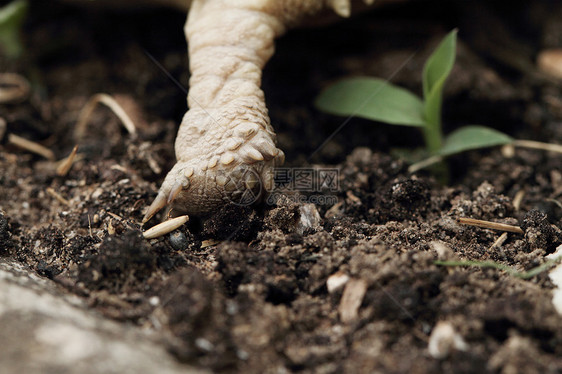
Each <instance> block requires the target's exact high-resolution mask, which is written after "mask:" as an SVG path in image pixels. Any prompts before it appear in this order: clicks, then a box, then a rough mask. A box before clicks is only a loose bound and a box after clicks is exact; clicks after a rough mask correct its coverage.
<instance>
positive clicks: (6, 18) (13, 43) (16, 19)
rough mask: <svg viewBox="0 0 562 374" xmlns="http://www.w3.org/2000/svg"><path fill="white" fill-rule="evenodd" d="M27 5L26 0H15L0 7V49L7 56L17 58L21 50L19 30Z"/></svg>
mask: <svg viewBox="0 0 562 374" xmlns="http://www.w3.org/2000/svg"><path fill="white" fill-rule="evenodd" d="M27 7H28V3H27V0H15V1H12V2H11V3H10V4H8V5H6V6H4V7H2V8H0V49H1V50H2V52H3V53H4V54H5V55H6V56H7V57H9V58H17V57H19V56H20V55H21V53H22V51H23V45H22V43H21V40H20V32H21V27H22V25H23V21H24V19H25V16H26V14H27Z"/></svg>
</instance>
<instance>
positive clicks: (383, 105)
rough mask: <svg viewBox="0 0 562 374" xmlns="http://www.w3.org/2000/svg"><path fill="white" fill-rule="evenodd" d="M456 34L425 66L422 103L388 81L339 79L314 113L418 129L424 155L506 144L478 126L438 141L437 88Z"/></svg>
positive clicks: (443, 77)
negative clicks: (421, 137) (424, 147)
mask: <svg viewBox="0 0 562 374" xmlns="http://www.w3.org/2000/svg"><path fill="white" fill-rule="evenodd" d="M456 41H457V30H453V31H451V32H450V33H449V34H447V36H446V37H445V38H444V39H443V41H441V43H440V44H439V46H438V47H437V49H436V50H435V51H434V52H433V53H432V54H431V56H430V57H429V59H428V60H427V61H426V63H425V66H424V69H423V77H422V82H423V99H422V98H420V97H418V96H416V95H415V94H413V93H411V92H409V91H407V90H405V89H403V88H400V87H397V86H395V85H393V84H391V83H390V82H388V81H385V80H382V79H378V78H372V77H356V78H349V79H344V80H341V81H339V82H337V83H335V84H334V85H332V86H330V87H328V88H327V89H326V90H325V91H323V92H322V93H321V94H320V95H319V96H318V98H317V99H316V103H315V104H316V106H317V108H319V109H320V110H322V111H324V112H327V113H331V114H335V115H341V116H357V117H362V118H366V119H370V120H375V121H379V122H383V123H387V124H391V125H400V126H411V127H418V128H420V129H421V130H422V132H423V136H424V140H425V144H426V150H427V153H428V154H430V155H432V156H439V157H443V156H449V155H452V154H455V153H460V152H464V151H467V150H471V149H477V148H484V147H492V146H496V145H502V144H509V143H512V142H513V141H514V139H513V138H511V137H510V136H508V135H506V134H504V133H501V132H499V131H497V130H494V129H492V128H488V127H485V126H480V125H471V126H465V127H461V128H459V129H457V130H456V131H453V132H452V133H451V134H449V135H448V136H446V137H444V136H443V131H442V128H441V107H442V103H443V87H444V85H445V81H446V80H447V78H448V77H449V74H450V73H451V70H452V69H453V65H454V63H455V56H456Z"/></svg>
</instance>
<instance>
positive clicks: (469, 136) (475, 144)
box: [439, 125, 513, 156]
mask: <svg viewBox="0 0 562 374" xmlns="http://www.w3.org/2000/svg"><path fill="white" fill-rule="evenodd" d="M512 142H513V138H512V137H510V136H509V135H506V134H504V133H503V132H499V131H497V130H494V129H491V128H489V127H485V126H479V125H472V126H465V127H461V128H460V129H457V130H455V131H453V132H452V133H451V134H449V135H448V136H447V137H446V139H445V142H444V144H443V147H442V148H441V149H440V150H439V154H440V155H442V156H449V155H452V154H455V153H460V152H464V151H468V150H471V149H478V148H487V147H493V146H496V145H503V144H509V143H512Z"/></svg>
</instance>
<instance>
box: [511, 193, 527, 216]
mask: <svg viewBox="0 0 562 374" xmlns="http://www.w3.org/2000/svg"><path fill="white" fill-rule="evenodd" d="M524 197H525V190H519V191H517V193H516V194H515V197H514V198H513V208H514V209H515V211H516V212H517V211H519V210H520V209H521V202H522V201H523V198H524Z"/></svg>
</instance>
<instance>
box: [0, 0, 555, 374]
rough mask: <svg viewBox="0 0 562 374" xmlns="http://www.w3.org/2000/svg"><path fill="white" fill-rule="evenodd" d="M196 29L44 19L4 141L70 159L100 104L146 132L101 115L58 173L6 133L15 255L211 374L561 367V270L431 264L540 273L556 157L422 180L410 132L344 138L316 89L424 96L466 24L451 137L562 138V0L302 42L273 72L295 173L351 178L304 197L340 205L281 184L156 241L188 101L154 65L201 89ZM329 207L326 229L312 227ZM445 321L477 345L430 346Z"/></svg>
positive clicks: (491, 163)
mask: <svg viewBox="0 0 562 374" xmlns="http://www.w3.org/2000/svg"><path fill="white" fill-rule="evenodd" d="M47 3H48V4H47ZM183 21H184V16H183V15H181V14H177V13H174V12H172V11H165V10H157V11H154V10H151V11H150V12H143V11H136V12H117V13H116V12H110V11H105V10H103V11H98V10H91V9H83V8H76V9H75V8H72V7H68V6H61V5H53V4H50V2H45V4H39V3H38V2H36V3H34V4H33V6H32V7H31V14H30V16H29V19H28V22H27V26H26V34H25V43H26V48H27V53H26V55H25V56H24V57H23V58H22V59H21V60H18V61H16V62H10V61H2V71H10V72H17V73H20V74H22V75H24V76H26V77H28V79H30V80H31V82H32V84H33V88H34V91H33V92H34V94H33V96H32V97H31V99H30V100H27V101H25V102H22V103H17V104H10V105H2V106H0V117H2V118H4V119H5V120H6V122H7V124H8V132H9V133H13V134H17V135H19V136H22V137H25V138H27V139H30V140H33V141H36V142H39V143H41V144H43V145H45V146H47V147H49V148H50V149H52V150H53V151H54V152H55V154H56V156H57V158H58V159H61V158H63V157H66V156H67V155H68V154H69V153H70V151H71V149H72V147H73V146H74V145H75V141H74V139H73V136H72V134H73V128H74V125H75V122H76V118H77V115H78V113H79V111H80V109H81V108H82V107H83V106H84V104H85V103H86V101H87V100H88V98H89V97H90V96H91V95H93V94H95V93H97V92H106V93H109V94H112V95H115V96H116V97H117V98H118V99H119V100H120V101H121V102H124V103H127V106H126V107H127V108H128V110H129V111H130V112H131V113H132V114H133V115H134V117H135V118H138V119H137V121H136V123H137V126H138V127H139V136H138V137H131V136H129V135H128V134H127V133H126V131H125V130H124V129H123V127H122V126H121V125H120V123H119V121H118V120H117V119H116V118H115V116H114V115H113V114H111V112H110V111H109V110H107V109H104V108H100V109H98V110H96V112H95V114H94V117H93V118H92V121H91V123H90V125H89V128H88V136H87V137H86V140H85V141H83V142H81V143H80V144H79V147H80V149H79V153H80V155H81V157H80V160H79V161H77V162H76V163H75V165H74V167H73V168H72V169H71V171H70V173H69V174H68V175H67V176H65V177H59V176H57V175H56V173H55V165H54V164H53V163H52V162H49V161H45V160H44V159H42V158H41V157H39V156H36V155H33V154H30V153H27V152H25V151H22V150H21V149H17V148H14V147H13V146H10V145H8V144H7V143H6V141H5V140H6V139H5V138H6V137H7V136H5V137H4V142H3V145H0V170H1V173H0V212H1V213H0V248H1V251H2V255H3V256H10V257H13V258H16V259H17V260H18V261H21V262H22V263H24V264H26V265H27V266H29V267H30V268H31V269H34V270H35V271H36V272H37V273H38V274H40V275H42V276H44V277H47V278H50V279H52V280H53V281H54V282H58V283H60V284H61V285H63V286H64V287H65V288H66V289H67V290H68V292H70V293H76V294H78V295H80V296H82V297H83V298H84V299H86V300H87V301H88V303H89V305H91V308H94V309H96V310H98V311H101V312H102V313H104V314H105V315H107V317H108V318H113V319H117V320H123V321H133V322H134V323H136V324H138V325H139V326H143V327H145V328H151V329H154V330H160V331H161V335H162V339H163V342H164V343H163V344H167V345H168V346H169V349H170V350H171V352H173V353H174V354H175V356H176V357H177V359H178V360H183V361H186V362H190V363H194V364H197V365H201V366H204V367H209V368H212V369H214V370H217V371H221V370H222V371H226V372H252V373H265V372H271V373H272V372H276V373H284V372H303V373H312V372H314V373H340V372H347V373H360V372H361V373H372V372H393V373H394V372H395V373H435V372H455V373H462V372H467V373H472V372H502V373H516V372H521V373H523V372H525V373H546V372H549V373H554V372H561V371H562V358H561V357H562V316H560V315H559V314H558V313H557V312H556V310H555V309H554V306H553V304H552V302H551V299H552V287H553V285H552V283H551V281H550V279H549V277H548V273H547V272H543V273H541V274H539V275H537V276H535V277H533V278H531V279H528V280H522V279H520V278H517V277H514V276H511V275H508V274H507V273H505V272H502V271H499V270H496V269H482V268H470V267H443V266H438V265H436V264H435V261H436V260H438V259H440V260H458V259H463V260H491V261H496V262H498V263H500V264H504V265H509V266H512V267H514V268H516V269H519V270H521V271H523V270H528V269H531V268H533V267H535V266H537V265H540V264H542V263H544V262H545V258H544V256H545V255H546V254H548V253H552V252H553V251H554V250H555V248H556V247H557V246H559V245H560V244H561V243H562V234H561V231H560V227H561V225H562V208H561V205H560V202H561V201H562V172H561V168H560V165H561V163H562V156H561V155H560V154H554V153H548V152H543V151H536V150H524V149H516V150H515V153H514V154H513V155H512V156H508V155H507V154H506V153H502V151H501V150H500V149H492V150H486V151H478V152H468V153H465V154H462V155H459V156H455V157H452V158H451V159H450V160H448V161H447V163H448V166H449V168H450V171H451V173H450V178H449V182H448V183H447V184H445V185H443V184H441V183H440V182H438V181H437V180H436V178H434V177H433V176H432V174H431V173H430V172H427V171H423V172H419V173H417V174H415V175H411V174H409V173H408V172H407V166H408V165H407V163H406V162H405V161H403V160H401V159H400V158H398V157H396V156H392V155H393V154H395V153H394V151H393V150H394V149H395V148H404V147H407V148H415V147H419V146H421V145H422V140H421V136H420V134H419V133H417V132H416V131H415V130H413V129H408V128H398V127H385V126H383V125H380V124H373V123H369V122H368V121H364V120H360V119H353V120H351V121H350V122H349V123H348V124H347V125H346V126H345V127H343V129H341V131H339V126H340V124H341V123H342V119H341V118H336V117H331V116H328V115H326V114H322V113H319V112H318V111H316V110H315V109H314V108H313V106H312V102H313V99H314V96H315V95H317V94H318V93H319V92H320V90H321V89H322V88H323V87H325V86H326V85H327V84H329V83H330V82H332V81H334V80H335V79H337V78H339V77H343V76H348V75H358V74H363V75H373V76H379V77H386V78H390V77H391V78H392V81H393V82H394V83H396V84H399V85H403V86H405V87H408V88H410V89H413V90H414V91H416V92H420V91H421V83H420V76H421V69H422V66H423V62H424V61H425V59H426V58H427V56H428V54H429V53H430V51H431V50H432V48H433V46H435V44H436V43H437V42H438V40H439V39H440V38H441V37H442V36H443V35H444V34H445V33H446V32H447V31H448V30H450V29H452V28H454V27H459V30H460V32H459V37H460V42H459V44H460V45H459V54H458V59H457V64H456V65H455V68H454V71H453V75H452V78H451V79H450V80H449V82H448V84H447V98H446V102H445V105H444V108H445V123H446V131H447V132H449V131H451V130H452V129H454V128H455V127H458V126H459V125H462V124H469V123H482V124H486V125H490V126H493V127H496V128H498V129H500V130H502V131H505V132H507V133H509V134H510V135H512V136H514V137H517V138H527V139H534V140H539V141H548V142H554V143H561V142H562V101H561V100H560V97H561V94H562V92H561V86H560V84H559V82H558V81H556V80H554V79H546V78H545V77H544V76H542V75H540V74H539V73H538V72H537V71H536V70H535V68H534V58H535V56H536V54H537V53H538V52H539V51H540V50H542V49H544V48H548V47H562V39H561V38H560V35H562V30H561V29H562V7H561V6H560V5H559V4H558V3H555V2H549V1H536V2H532V5H531V4H530V2H524V1H516V2H510V3H507V2H497V3H494V2H489V1H473V2H466V1H459V2H454V1H447V2H419V3H418V2H415V3H414V4H412V3H410V4H406V3H405V4H399V5H395V6H390V7H387V8H384V9H378V10H375V11H374V12H372V13H371V14H367V15H362V16H360V17H357V18H354V19H352V20H350V21H346V22H342V23H340V24H337V25H333V26H329V27H323V28H315V29H303V30H297V31H294V32H292V33H290V34H288V35H287V36H286V37H284V38H282V39H281V40H280V41H279V44H278V53H277V54H276V56H275V57H274V58H273V60H272V61H271V62H270V64H269V65H268V66H267V68H266V71H265V74H264V89H265V92H266V97H267V100H268V103H269V106H270V115H271V118H272V121H273V123H274V125H275V127H276V128H277V130H278V134H279V143H280V146H281V148H283V149H284V150H285V152H286V154H287V164H288V166H289V167H305V168H316V169H321V168H337V170H338V171H339V178H338V184H339V186H338V189H337V191H335V192H330V191H324V190H320V191H315V192H312V193H310V192H308V193H304V194H303V195H304V196H305V197H308V199H309V201H310V200H311V199H312V198H313V197H314V198H315V199H316V201H320V202H321V200H322V198H321V199H320V200H318V197H319V196H320V197H323V198H324V200H326V201H329V199H327V197H331V196H336V197H337V199H338V203H337V204H335V205H334V204H333V203H331V205H325V204H318V205H317V206H315V207H311V206H310V205H305V204H304V203H302V202H295V196H298V194H297V192H296V191H291V190H290V188H289V189H285V190H284V194H285V195H284V197H283V196H282V197H281V198H279V199H277V201H276V202H275V203H273V204H262V205H261V206H257V207H253V208H250V207H238V206H228V207H225V208H224V209H223V210H222V211H220V212H218V213H217V215H216V216H215V217H213V218H211V219H210V220H208V221H207V222H195V220H194V221H193V222H191V223H190V224H189V225H187V226H185V227H183V228H181V229H180V230H178V231H176V232H174V233H172V234H171V235H168V236H165V237H163V238H160V239H155V240H151V241H146V240H144V239H143V238H142V234H141V228H140V225H139V223H140V220H141V218H142V215H143V209H144V208H145V207H146V206H147V205H148V204H149V203H150V202H151V200H152V199H153V198H154V196H155V193H156V191H157V188H158V186H159V184H160V183H161V181H162V179H163V177H164V175H165V173H166V171H167V170H169V169H170V167H171V166H172V165H173V163H174V155H173V139H174V136H175V133H176V131H177V125H176V124H177V123H179V121H180V119H181V116H182V115H183V113H184V112H185V110H186V103H185V95H184V93H182V91H181V90H180V89H178V87H176V86H175V85H174V84H173V83H172V82H170V81H169V80H168V78H167V77H166V76H165V75H164V74H163V73H162V72H161V71H160V70H159V69H158V68H157V67H156V66H155V65H154V64H153V63H152V62H151V60H150V59H149V58H148V57H147V54H146V53H145V52H148V53H149V54H151V55H153V56H154V58H155V59H156V60H158V61H160V62H161V63H162V64H163V66H164V67H165V68H166V69H167V70H168V71H169V72H170V73H171V74H172V75H173V76H174V77H176V79H178V81H179V82H181V84H182V85H184V86H187V81H188V72H187V69H186V66H187V57H186V54H185V42H184V40H183V35H182V25H183ZM412 55H413V57H412V58H411V60H410V62H408V63H407V64H406V65H405V66H404V67H403V68H402V69H399V70H396V69H397V67H398V66H400V65H402V64H403V63H404V61H405V60H407V59H408V58H410V56H412ZM141 108H142V109H141ZM141 119H142V120H141ZM336 130H338V131H337V132H336ZM334 132H336V134H335V136H334V137H333V138H332V140H331V141H329V142H328V143H327V144H325V145H324V146H322V147H321V148H318V147H319V146H321V144H323V142H324V141H325V140H326V139H327V138H329V137H330V136H331V135H332V134H333V133H334ZM311 156H312V157H311ZM48 189H52V190H53V191H55V193H57V194H59V195H60V196H62V197H63V198H64V199H66V200H67V202H68V203H64V202H62V201H61V200H58V199H56V198H55V197H54V196H53V194H52V193H51V192H48ZM519 193H524V195H523V200H522V201H521V203H520V204H515V206H514V199H515V197H516V196H517V195H518V194H519ZM303 201H304V200H303ZM315 212H318V213H319V216H320V218H321V219H320V222H319V224H318V225H314V224H303V223H302V222H303V216H304V217H308V218H309V219H312V221H314V217H315ZM458 217H470V218H477V219H483V220H490V221H496V222H502V223H508V224H512V225H519V226H520V227H521V228H522V229H523V230H524V232H525V234H524V235H519V234H508V236H507V239H506V240H505V241H504V242H503V244H501V245H500V246H492V245H493V244H494V242H495V241H496V240H497V239H498V237H499V236H500V234H501V233H499V232H496V231H491V230H487V229H481V228H476V227H469V226H461V225H459V224H457V222H456V219H457V218H458ZM158 219H161V217H158ZM155 222H156V220H153V221H152V222H151V223H150V224H154V223H155ZM211 239H212V240H211ZM210 240H211V241H210ZM334 274H336V277H337V276H338V275H337V274H340V275H341V274H345V275H347V276H349V277H350V279H351V280H350V281H349V282H348V284H347V286H346V287H345V290H346V291H344V290H343V288H340V289H336V290H330V292H329V291H328V288H327V280H328V278H329V277H331V276H333V275H334ZM332 279H333V278H332ZM351 284H354V285H356V287H357V289H361V288H362V289H363V290H364V291H365V294H364V296H357V297H355V301H356V302H358V303H359V304H358V305H359V307H358V308H353V307H352V306H350V305H351V304H352V303H350V302H348V301H349V299H346V298H343V299H342V295H343V294H344V293H346V292H347V290H348V289H351V286H349V285H351ZM348 286H349V287H348ZM350 292H351V291H350ZM347 296H349V295H347ZM347 296H346V297H347ZM351 299H353V297H351ZM342 300H344V301H343V302H342ZM345 300H347V301H345ZM352 301H353V300H352ZM345 310H347V312H346V311H345ZM349 312H350V313H351V314H352V315H351V317H349V318H348V317H345V316H344V314H345V313H349ZM354 312H356V313H357V315H353V313H354ZM156 321H157V322H156ZM439 321H448V322H450V323H451V324H452V325H453V326H454V328H455V329H456V331H457V332H458V333H459V334H460V335H461V336H462V337H463V339H464V340H465V341H466V343H467V344H468V349H466V350H464V351H463V350H455V349H453V350H452V351H451V352H450V354H449V355H448V356H447V357H446V358H444V359H436V358H433V357H432V356H431V355H430V354H429V353H428V341H429V336H430V333H431V331H432V329H433V328H434V327H435V325H436V324H437V322H439Z"/></svg>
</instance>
